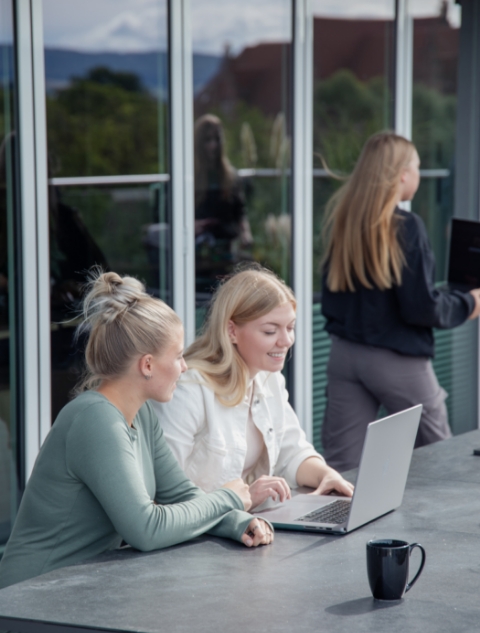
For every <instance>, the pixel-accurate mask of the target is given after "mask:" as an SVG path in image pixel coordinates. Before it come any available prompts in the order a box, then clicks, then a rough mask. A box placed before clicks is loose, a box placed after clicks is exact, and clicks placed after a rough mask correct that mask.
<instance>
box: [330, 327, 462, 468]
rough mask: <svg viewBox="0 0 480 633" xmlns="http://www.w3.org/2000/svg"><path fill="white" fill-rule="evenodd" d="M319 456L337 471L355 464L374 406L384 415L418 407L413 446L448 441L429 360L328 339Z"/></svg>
mask: <svg viewBox="0 0 480 633" xmlns="http://www.w3.org/2000/svg"><path fill="white" fill-rule="evenodd" d="M327 377H328V386H327V408H326V411H325V417H324V421H323V427H322V443H323V448H324V452H323V455H324V457H325V459H326V461H327V464H328V465H329V466H332V468H335V469H336V470H339V471H345V470H349V469H350V468H356V467H357V466H358V464H359V462H360V456H361V453H362V447H363V441H364V438H365V433H366V429H367V425H368V424H369V423H370V422H373V421H374V420H375V419H376V418H377V414H378V410H379V408H380V405H383V406H384V407H385V409H386V410H387V412H388V414H392V413H397V412H398V411H401V410H402V409H407V408H408V407H413V406H414V405H416V404H423V412H422V417H421V419H420V427H419V430H418V435H417V440H416V443H415V447H417V446H424V445H425V444H431V443H433V442H437V441H439V440H444V439H446V438H448V437H451V435H452V434H451V432H450V427H449V426H448V415H447V408H446V406H445V398H446V397H447V393H446V391H445V390H444V389H442V387H440V385H439V384H438V381H437V377H436V376H435V372H434V371H433V367H432V363H431V361H430V359H428V358H425V357H415V356H403V355H402V354H397V353H396V352H393V351H390V350H387V349H382V348H378V347H371V346H369V345H360V344H358V343H351V342H350V341H346V340H345V339H341V338H338V337H336V336H332V348H331V351H330V359H329V362H328V368H327Z"/></svg>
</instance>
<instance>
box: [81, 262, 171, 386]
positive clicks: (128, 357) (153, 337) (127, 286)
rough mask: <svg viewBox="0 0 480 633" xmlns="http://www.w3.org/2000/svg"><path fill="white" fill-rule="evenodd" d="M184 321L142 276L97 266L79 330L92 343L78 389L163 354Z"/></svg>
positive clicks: (89, 284) (97, 382)
mask: <svg viewBox="0 0 480 633" xmlns="http://www.w3.org/2000/svg"><path fill="white" fill-rule="evenodd" d="M181 325H182V322H181V321H180V319H179V317H178V316H177V315H176V314H175V312H174V311H173V310H172V309H171V308H170V307H169V306H167V304H166V303H164V302H163V301H161V300H160V299H155V298H154V297H151V296H150V295H148V294H147V293H146V292H145V287H144V285H143V284H142V283H141V282H140V281H138V279H135V278H133V277H127V276H125V277H120V275H117V273H113V272H109V273H104V272H102V271H101V270H100V269H98V268H96V269H94V270H93V271H92V272H91V274H90V279H89V283H88V284H87V289H86V296H85V299H84V302H83V322H82V323H81V324H80V325H79V326H78V328H77V332H76V337H77V338H78V337H79V336H80V335H82V334H83V333H87V334H88V342H87V346H86V350H85V365H86V370H85V373H84V376H83V377H82V379H81V380H80V382H79V384H78V385H77V387H76V388H75V393H76V394H78V393H81V392H82V391H85V390H87V389H96V388H97V387H98V386H99V384H100V382H101V381H102V380H105V379H111V378H115V377H118V376H121V375H122V374H123V373H124V372H125V371H126V370H127V369H128V367H129V365H130V364H131V362H132V361H133V360H134V359H135V358H137V357H141V356H143V355H144V354H158V353H161V352H162V351H163V350H164V349H165V348H166V347H168V345H169V344H170V343H171V342H173V334H174V332H175V331H178V330H177V328H178V327H181Z"/></svg>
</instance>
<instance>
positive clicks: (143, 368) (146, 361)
mask: <svg viewBox="0 0 480 633" xmlns="http://www.w3.org/2000/svg"><path fill="white" fill-rule="evenodd" d="M152 363H153V356H152V355H151V354H144V355H143V356H142V357H141V358H140V360H139V361H138V368H139V370H140V373H141V374H142V376H143V377H144V378H145V379H146V380H150V378H151V377H152Z"/></svg>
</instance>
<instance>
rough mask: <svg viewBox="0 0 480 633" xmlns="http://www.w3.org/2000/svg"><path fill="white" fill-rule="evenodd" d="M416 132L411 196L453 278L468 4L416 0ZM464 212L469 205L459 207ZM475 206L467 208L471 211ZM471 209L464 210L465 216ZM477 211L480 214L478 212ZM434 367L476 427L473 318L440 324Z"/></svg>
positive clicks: (441, 265) (453, 412)
mask: <svg viewBox="0 0 480 633" xmlns="http://www.w3.org/2000/svg"><path fill="white" fill-rule="evenodd" d="M412 11H414V13H413V15H412V17H413V107H412V140H413V142H414V143H415V145H416V147H417V149H418V153H419V155H420V160H421V170H422V181H421V185H420V188H419V190H418V192H417V195H416V196H415V198H414V200H413V202H412V211H413V212H415V213H418V214H419V215H420V216H421V217H422V218H423V220H424V221H425V224H426V226H427V229H428V233H429V237H430V241H431V244H432V247H433V250H434V252H435V258H436V263H437V268H436V277H437V281H438V282H439V283H442V282H444V281H445V280H446V275H447V266H448V244H449V232H450V220H451V218H452V217H453V215H454V213H455V210H454V189H455V187H454V181H455V160H454V159H455V138H456V136H455V135H456V108H457V85H458V82H457V69H458V56H459V44H460V26H461V7H460V6H459V5H455V4H454V3H453V2H444V3H442V5H440V6H439V5H437V4H436V3H432V2H431V1H429V0H423V1H422V0H420V1H417V2H415V3H414V6H412ZM458 212H459V213H460V214H462V215H463V214H465V213H466V212H467V211H466V210H458ZM467 213H468V212H467ZM464 217H465V216H464ZM475 219H478V218H475ZM435 338H436V358H435V360H434V367H435V371H436V374H437V376H438V379H439V382H440V384H441V385H442V387H443V388H444V389H445V390H446V391H447V392H448V394H449V397H448V398H447V401H446V403H447V408H448V412H449V419H450V425H451V426H452V430H453V432H454V433H459V432H464V431H467V430H471V429H473V428H477V397H478V396H477V393H478V387H477V384H478V383H477V376H478V371H477V349H478V343H477V339H478V326H477V324H476V323H474V322H467V323H465V324H464V325H463V326H461V327H459V328H456V329H454V330H438V331H436V332H435Z"/></svg>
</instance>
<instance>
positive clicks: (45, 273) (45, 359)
mask: <svg viewBox="0 0 480 633" xmlns="http://www.w3.org/2000/svg"><path fill="white" fill-rule="evenodd" d="M31 19H32V23H31V28H32V59H33V64H32V68H33V104H34V112H33V114H34V126H35V189H36V211H37V213H36V216H37V288H38V350H39V360H38V367H39V414H40V420H39V443H40V446H41V445H42V443H43V440H44V439H45V438H46V436H47V434H48V432H49V430H50V428H51V425H52V404H51V401H52V399H51V341H50V320H51V319H50V243H49V214H48V156H47V116H46V103H45V94H46V93H45V66H44V50H43V48H44V47H43V13H42V3H41V2H38V1H36V0H31Z"/></svg>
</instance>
